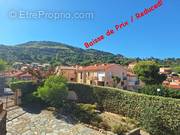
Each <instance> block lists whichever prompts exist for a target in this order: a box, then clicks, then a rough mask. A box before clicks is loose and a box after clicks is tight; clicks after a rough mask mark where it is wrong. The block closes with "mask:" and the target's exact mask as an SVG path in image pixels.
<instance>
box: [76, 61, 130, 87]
mask: <svg viewBox="0 0 180 135" xmlns="http://www.w3.org/2000/svg"><path fill="white" fill-rule="evenodd" d="M114 78H117V79H118V80H119V82H118V81H117V80H116V82H115V80H114ZM77 82H78V83H85V84H90V85H100V86H111V87H112V86H114V85H115V83H117V86H118V87H120V88H127V70H126V69H125V68H124V67H123V66H121V65H118V64H95V65H92V66H85V67H79V68H78V70H77Z"/></svg>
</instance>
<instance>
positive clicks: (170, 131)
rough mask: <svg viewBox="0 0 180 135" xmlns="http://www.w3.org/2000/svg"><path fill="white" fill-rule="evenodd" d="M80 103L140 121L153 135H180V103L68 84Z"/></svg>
mask: <svg viewBox="0 0 180 135" xmlns="http://www.w3.org/2000/svg"><path fill="white" fill-rule="evenodd" d="M68 87H69V90H73V91H75V92H76V94H77V96H78V101H79V102H81V103H97V105H98V106H99V107H100V108H102V109H104V110H105V111H109V112H113V113H117V114H122V115H124V116H128V117H130V118H134V119H136V120H138V121H139V122H140V125H141V126H142V127H144V128H145V129H146V130H147V131H148V132H149V133H151V134H152V135H180V100H179V99H172V98H164V97H158V96H149V95H144V94H139V93H135V92H129V91H125V90H120V89H115V88H110V87H98V86H90V85H84V84H77V83H69V84H68Z"/></svg>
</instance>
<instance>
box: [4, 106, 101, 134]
mask: <svg viewBox="0 0 180 135" xmlns="http://www.w3.org/2000/svg"><path fill="white" fill-rule="evenodd" d="M22 113H25V114H23V115H20V114H22ZM18 115H20V116H19V117H17V116H18ZM59 116H60V118H59V119H57V118H56V117H55V116H54V115H53V113H52V112H51V111H47V110H43V111H42V112H41V113H39V114H31V113H29V112H24V110H23V109H22V108H18V109H17V110H13V113H12V112H8V118H11V119H13V118H14V117H17V118H15V119H14V120H13V121H7V135H103V134H102V133H100V132H98V131H96V130H93V129H90V128H87V127H84V126H83V125H81V124H77V125H73V124H70V123H68V122H69V120H68V118H67V117H66V116H63V115H59ZM67 121H68V122H67ZM13 129H15V130H13Z"/></svg>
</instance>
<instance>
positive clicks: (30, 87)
mask: <svg viewBox="0 0 180 135" xmlns="http://www.w3.org/2000/svg"><path fill="white" fill-rule="evenodd" d="M38 86H39V84H37V83H36V82H34V81H16V82H12V83H10V88H11V89H12V90H13V91H14V90H17V89H20V90H21V91H22V94H26V93H32V92H34V91H35V90H37V88H38Z"/></svg>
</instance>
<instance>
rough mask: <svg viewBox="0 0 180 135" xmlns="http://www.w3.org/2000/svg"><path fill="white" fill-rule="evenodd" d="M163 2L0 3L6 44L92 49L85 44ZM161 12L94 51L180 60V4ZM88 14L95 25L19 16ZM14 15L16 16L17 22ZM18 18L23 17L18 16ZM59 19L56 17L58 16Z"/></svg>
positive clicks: (175, 0)
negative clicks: (39, 43) (57, 44)
mask: <svg viewBox="0 0 180 135" xmlns="http://www.w3.org/2000/svg"><path fill="white" fill-rule="evenodd" d="M157 1H158V0H140V1H132V0H111V1H109V0H98V1H97V0H0V31H1V34H0V44H5V45H15V44H20V43H24V42H28V41H55V42H61V43H65V44H69V45H72V46H75V47H79V48H83V49H86V48H85V46H84V43H85V42H90V41H91V40H93V39H95V38H97V37H99V36H100V35H105V34H106V31H107V30H109V29H115V25H117V24H121V23H122V22H124V21H126V20H128V21H130V17H131V16H134V15H135V14H136V13H138V12H141V11H143V10H144V9H145V8H148V7H151V6H152V5H154V4H155V3H157ZM163 1H164V3H163V5H162V6H161V7H159V8H158V9H156V10H155V11H153V12H151V13H149V14H148V15H146V16H144V17H142V18H141V19H139V20H135V21H134V23H130V24H129V25H128V26H127V27H125V28H123V29H122V30H120V31H115V33H114V34H113V35H111V36H109V37H107V36H106V37H105V39H104V40H102V41H100V42H99V43H97V44H95V45H94V46H92V47H91V49H98V50H102V51H106V52H111V53H114V54H122V55H124V56H126V57H141V58H147V57H156V58H167V57H176V58H180V47H179V46H180V15H179V13H180V1H179V0H163ZM39 11H41V12H42V11H43V13H47V14H50V13H53V15H54V14H55V13H59V12H61V13H64V14H65V13H66V14H68V13H71V14H75V13H85V12H89V13H92V14H93V17H92V18H90V19H54V18H50V17H49V18H48V17H44V16H43V17H42V16H41V17H39V18H37V17H34V18H33V17H31V18H28V16H21V18H20V17H19V16H18V15H19V14H20V12H21V13H23V14H24V13H32V12H33V13H34V12H35V13H37V12H38V13H39ZM13 13H14V14H15V15H14V16H13ZM17 14H18V15H17ZM53 17H54V16H53Z"/></svg>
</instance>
